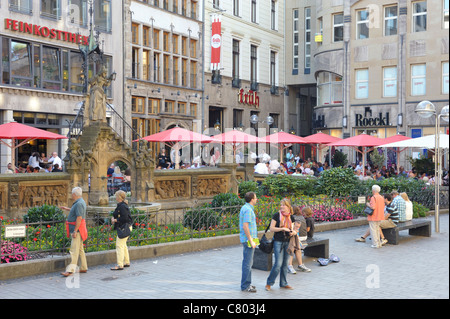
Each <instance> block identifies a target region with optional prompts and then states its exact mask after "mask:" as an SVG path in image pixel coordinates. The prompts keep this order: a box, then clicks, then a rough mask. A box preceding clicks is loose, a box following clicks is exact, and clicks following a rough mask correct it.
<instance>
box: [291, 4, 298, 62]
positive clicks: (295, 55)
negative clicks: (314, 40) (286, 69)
mask: <svg viewBox="0 0 450 319" xmlns="http://www.w3.org/2000/svg"><path fill="white" fill-rule="evenodd" d="M292 14H293V20H292V21H293V30H292V33H293V43H292V46H293V47H292V50H293V54H292V56H293V61H292V62H293V65H292V68H293V69H298V9H294V11H293V12H292Z"/></svg>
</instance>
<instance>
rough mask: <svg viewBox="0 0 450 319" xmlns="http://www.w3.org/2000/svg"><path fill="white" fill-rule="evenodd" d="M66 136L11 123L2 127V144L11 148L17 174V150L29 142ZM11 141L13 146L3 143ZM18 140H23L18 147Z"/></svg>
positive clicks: (0, 135) (0, 129)
mask: <svg viewBox="0 0 450 319" xmlns="http://www.w3.org/2000/svg"><path fill="white" fill-rule="evenodd" d="M66 138H67V137H66V136H64V135H59V134H56V133H52V132H49V131H46V130H41V129H38V128H36V127H32V126H28V125H25V124H21V123H17V122H10V123H6V124H2V125H0V143H2V144H4V145H6V146H8V147H9V148H11V162H12V165H13V171H14V172H15V171H16V169H15V149H16V148H18V147H20V146H22V145H24V144H26V143H28V142H29V141H32V140H36V139H40V140H59V139H66ZM4 139H6V140H11V144H8V143H7V142H5V141H3V140H4ZM16 140H23V141H22V142H20V143H19V144H17V145H16Z"/></svg>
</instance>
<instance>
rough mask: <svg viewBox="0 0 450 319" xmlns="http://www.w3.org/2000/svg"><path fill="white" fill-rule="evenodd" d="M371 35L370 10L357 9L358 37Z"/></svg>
mask: <svg viewBox="0 0 450 319" xmlns="http://www.w3.org/2000/svg"><path fill="white" fill-rule="evenodd" d="M368 37H369V10H367V9H364V10H358V11H356V39H367V38H368Z"/></svg>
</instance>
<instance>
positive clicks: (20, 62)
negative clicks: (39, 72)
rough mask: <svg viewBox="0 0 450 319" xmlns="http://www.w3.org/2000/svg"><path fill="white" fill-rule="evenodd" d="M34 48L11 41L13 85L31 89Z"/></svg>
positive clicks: (23, 43) (24, 43) (27, 44)
mask: <svg viewBox="0 0 450 319" xmlns="http://www.w3.org/2000/svg"><path fill="white" fill-rule="evenodd" d="M31 50H32V46H31V45H30V44H29V43H26V42H19V41H15V40H11V61H10V68H11V83H10V84H14V85H17V86H25V87H31V84H32V77H33V74H32V58H33V57H32V52H31Z"/></svg>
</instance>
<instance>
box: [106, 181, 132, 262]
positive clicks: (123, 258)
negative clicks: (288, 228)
mask: <svg viewBox="0 0 450 319" xmlns="http://www.w3.org/2000/svg"><path fill="white" fill-rule="evenodd" d="M115 196H116V201H117V207H116V209H115V210H114V212H113V217H111V222H112V224H113V225H114V228H115V229H117V228H119V227H124V226H125V227H129V228H130V231H131V229H132V226H131V225H132V222H133V219H132V218H131V213H130V209H129V207H128V201H127V200H126V193H125V192H124V191H123V190H118V191H117V192H116V194H115ZM128 237H129V236H127V237H124V238H119V235H117V237H116V256H117V265H116V266H115V267H113V268H111V270H123V267H130V255H129V253H128V247H127V240H128Z"/></svg>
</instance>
